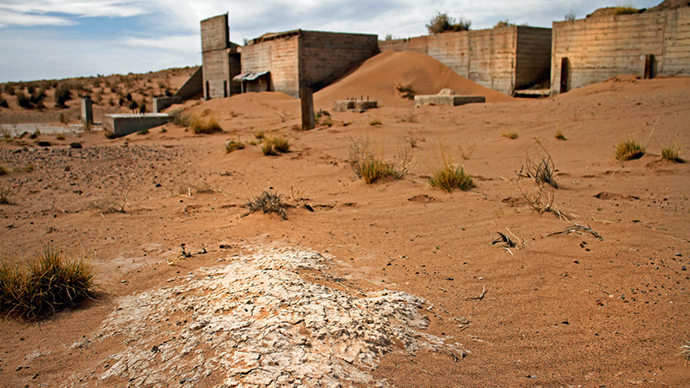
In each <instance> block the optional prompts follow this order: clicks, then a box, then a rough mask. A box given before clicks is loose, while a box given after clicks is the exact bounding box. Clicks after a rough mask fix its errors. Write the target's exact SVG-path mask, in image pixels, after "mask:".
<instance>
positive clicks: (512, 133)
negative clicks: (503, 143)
mask: <svg viewBox="0 0 690 388" xmlns="http://www.w3.org/2000/svg"><path fill="white" fill-rule="evenodd" d="M501 136H503V137H506V138H508V139H517V138H518V136H519V135H518V133H517V131H508V132H503V131H501Z"/></svg>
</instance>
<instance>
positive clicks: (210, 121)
mask: <svg viewBox="0 0 690 388" xmlns="http://www.w3.org/2000/svg"><path fill="white" fill-rule="evenodd" d="M189 128H191V130H192V131H193V132H194V133H196V134H204V135H209V134H212V133H216V132H223V128H221V126H220V124H219V123H218V120H216V118H215V117H213V116H195V117H193V118H192V121H191V124H190V125H189Z"/></svg>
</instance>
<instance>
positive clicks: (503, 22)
mask: <svg viewBox="0 0 690 388" xmlns="http://www.w3.org/2000/svg"><path fill="white" fill-rule="evenodd" d="M515 25H516V24H515V23H511V22H510V21H509V20H508V19H506V20H501V21H499V22H498V23H496V24H495V25H494V28H501V27H512V26H515Z"/></svg>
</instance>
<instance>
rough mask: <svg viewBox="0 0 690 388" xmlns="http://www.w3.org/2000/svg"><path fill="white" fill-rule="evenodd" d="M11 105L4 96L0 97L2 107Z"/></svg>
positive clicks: (0, 106)
mask: <svg viewBox="0 0 690 388" xmlns="http://www.w3.org/2000/svg"><path fill="white" fill-rule="evenodd" d="M9 107H10V105H9V104H8V103H7V100H6V99H5V98H4V97H0V108H9Z"/></svg>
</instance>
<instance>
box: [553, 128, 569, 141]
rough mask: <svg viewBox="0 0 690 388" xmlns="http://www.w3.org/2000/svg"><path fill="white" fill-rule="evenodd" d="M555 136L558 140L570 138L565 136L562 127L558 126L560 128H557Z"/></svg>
mask: <svg viewBox="0 0 690 388" xmlns="http://www.w3.org/2000/svg"><path fill="white" fill-rule="evenodd" d="M553 137H554V138H556V139H558V140H568V139H567V138H566V137H565V135H564V134H563V131H562V130H561V129H560V128H558V129H557V130H556V133H555V134H554V135H553Z"/></svg>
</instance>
